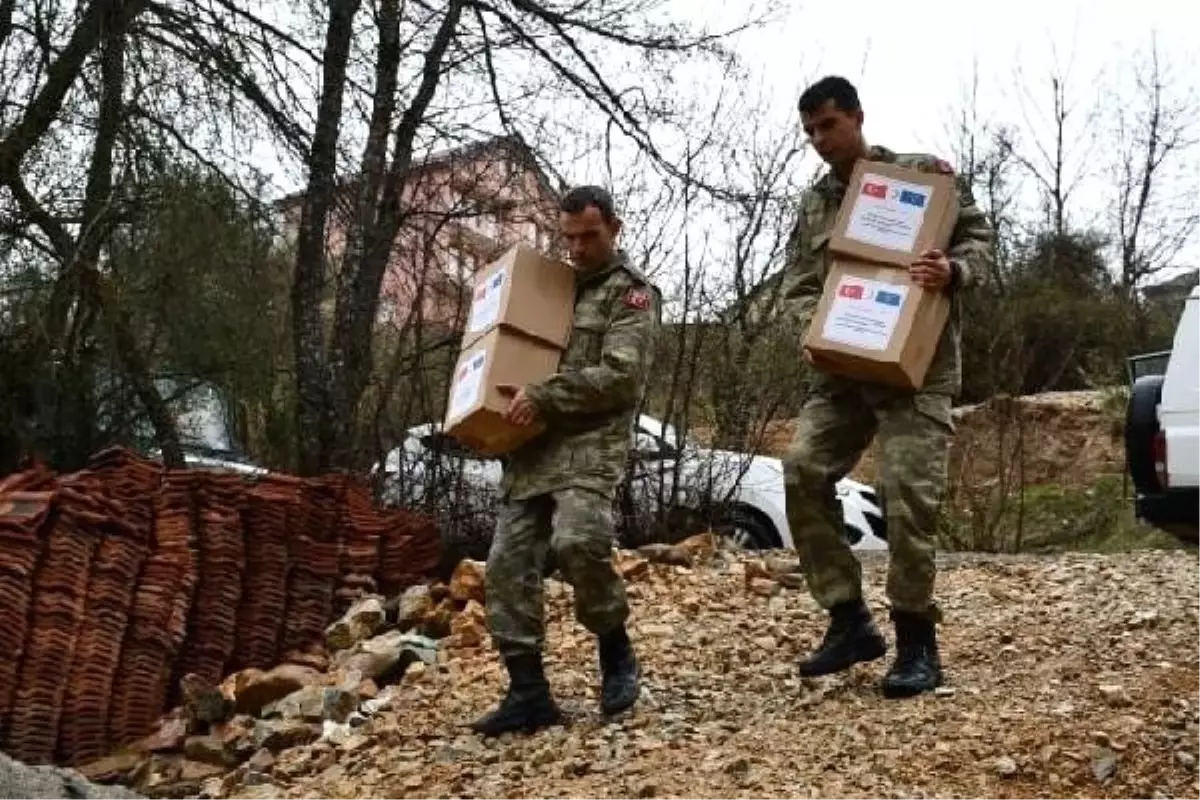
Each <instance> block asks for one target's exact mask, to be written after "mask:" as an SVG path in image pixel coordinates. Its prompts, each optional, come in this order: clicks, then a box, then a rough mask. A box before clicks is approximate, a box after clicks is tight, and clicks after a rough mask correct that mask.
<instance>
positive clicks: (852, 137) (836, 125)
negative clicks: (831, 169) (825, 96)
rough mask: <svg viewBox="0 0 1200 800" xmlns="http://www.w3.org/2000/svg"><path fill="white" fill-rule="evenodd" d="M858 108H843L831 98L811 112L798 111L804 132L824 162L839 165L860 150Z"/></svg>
mask: <svg viewBox="0 0 1200 800" xmlns="http://www.w3.org/2000/svg"><path fill="white" fill-rule="evenodd" d="M862 122H863V112H862V109H859V110H858V111H853V112H851V111H843V110H842V109H840V108H838V107H837V103H835V102H834V101H833V100H826V101H825V105H823V106H821V107H820V108H818V109H817V110H816V111H814V112H813V113H812V114H805V113H803V112H801V114H800V124H801V126H803V128H804V134H805V135H806V136H807V137H808V141H809V142H810V143H811V144H812V146H813V149H814V150H816V151H817V155H819V156H820V157H821V158H822V159H823V160H824V161H825V163H826V164H829V165H831V166H841V165H843V164H846V163H850V162H853V161H854V159H856V158H858V155H859V153H860V152H861V150H862Z"/></svg>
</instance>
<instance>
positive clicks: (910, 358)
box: [804, 258, 950, 390]
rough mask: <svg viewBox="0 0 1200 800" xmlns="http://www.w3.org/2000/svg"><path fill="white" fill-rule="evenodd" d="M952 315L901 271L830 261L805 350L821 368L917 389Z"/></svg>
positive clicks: (939, 297)
mask: <svg viewBox="0 0 1200 800" xmlns="http://www.w3.org/2000/svg"><path fill="white" fill-rule="evenodd" d="M949 315H950V298H949V297H948V296H947V295H946V294H945V293H944V292H933V291H929V290H927V289H922V288H921V287H920V286H918V285H917V284H915V283H913V281H912V279H911V278H910V277H909V276H908V272H907V271H906V270H902V269H897V268H895V267H889V266H884V265H882V264H870V263H867V262H864V261H853V260H850V259H837V258H835V259H834V261H833V263H832V265H831V266H830V270H829V275H828V276H827V277H826V279H825V289H824V291H823V292H822V294H821V300H820V302H819V303H818V304H817V309H816V312H815V313H814V314H813V319H812V324H811V325H810V326H809V329H808V334H807V335H806V337H805V340H804V347H805V348H807V349H808V351H809V353H810V354H811V355H812V357H813V362H814V364H815V365H816V367H817V368H818V369H821V370H822V371H824V372H828V373H832V374H836V375H842V376H845V377H848V378H855V379H857V380H861V381H866V382H869V383H882V384H886V385H889V386H895V387H898V388H901V389H914V390H915V389H920V388H921V386H922V385H923V384H924V381H925V375H926V373H927V372H928V370H929V365H930V363H931V362H932V361H933V356H934V353H935V352H937V346H938V340H939V339H940V338H941V335H942V330H943V328H945V326H946V320H947V319H948V318H949Z"/></svg>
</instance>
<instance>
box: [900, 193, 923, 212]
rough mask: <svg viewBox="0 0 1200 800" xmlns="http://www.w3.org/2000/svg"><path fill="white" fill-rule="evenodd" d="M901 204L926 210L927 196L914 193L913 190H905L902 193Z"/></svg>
mask: <svg viewBox="0 0 1200 800" xmlns="http://www.w3.org/2000/svg"><path fill="white" fill-rule="evenodd" d="M900 202H901V203H904V204H905V205H908V206H916V207H917V208H924V207H925V195H923V194H921V193H920V192H914V191H912V190H911V189H903V190H901V192H900Z"/></svg>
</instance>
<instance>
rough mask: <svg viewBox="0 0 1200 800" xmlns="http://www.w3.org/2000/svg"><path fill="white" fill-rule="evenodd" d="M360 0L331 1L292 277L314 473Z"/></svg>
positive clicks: (309, 465)
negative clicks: (328, 289) (331, 247)
mask: <svg viewBox="0 0 1200 800" xmlns="http://www.w3.org/2000/svg"><path fill="white" fill-rule="evenodd" d="M359 5H360V0H331V2H330V4H329V27H328V29H327V30H326V32H325V51H324V58H323V63H324V71H323V74H322V78H323V80H322V87H321V102H320V106H319V108H318V110H317V123H316V129H315V131H314V133H313V139H312V146H311V148H310V151H309V157H308V188H307V191H305V193H304V204H303V206H302V207H301V210H300V231H299V236H298V238H297V245H296V270H295V274H294V276H293V282H292V341H293V345H294V348H295V359H296V432H297V448H298V452H297V456H298V461H299V463H298V468H299V471H300V474H302V475H315V474H317V473H318V472H321V471H322V470H324V469H325V468H326V467H327V466H328V464H327V460H328V459H327V455H326V453H325V448H324V446H323V445H324V443H325V439H324V438H323V437H322V436H321V420H322V415H323V412H324V409H325V405H326V402H327V400H326V386H325V370H324V368H323V364H324V354H325V334H324V327H323V324H322V321H321V305H322V301H323V300H324V288H325V230H326V226H327V224H328V221H329V211H330V209H331V208H332V207H333V203H334V199H335V195H336V180H337V143H338V138H339V136H340V132H341V122H342V96H343V94H344V92H345V88H346V65H347V62H348V61H349V58H350V39H351V36H352V35H353V33H354V16H355V14H357V13H358V8H359Z"/></svg>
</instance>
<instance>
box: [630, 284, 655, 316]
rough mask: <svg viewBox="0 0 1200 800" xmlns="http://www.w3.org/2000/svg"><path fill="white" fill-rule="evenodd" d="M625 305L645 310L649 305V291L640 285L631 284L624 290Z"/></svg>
mask: <svg viewBox="0 0 1200 800" xmlns="http://www.w3.org/2000/svg"><path fill="white" fill-rule="evenodd" d="M624 300H625V305H627V306H629V307H630V308H636V309H637V310H638V311H645V310H646V309H647V308H649V307H650V293H649V292H648V291H646V290H645V289H643V288H641V287H640V286H631V287H630V288H629V290H628V291H627V292H625V297H624Z"/></svg>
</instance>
